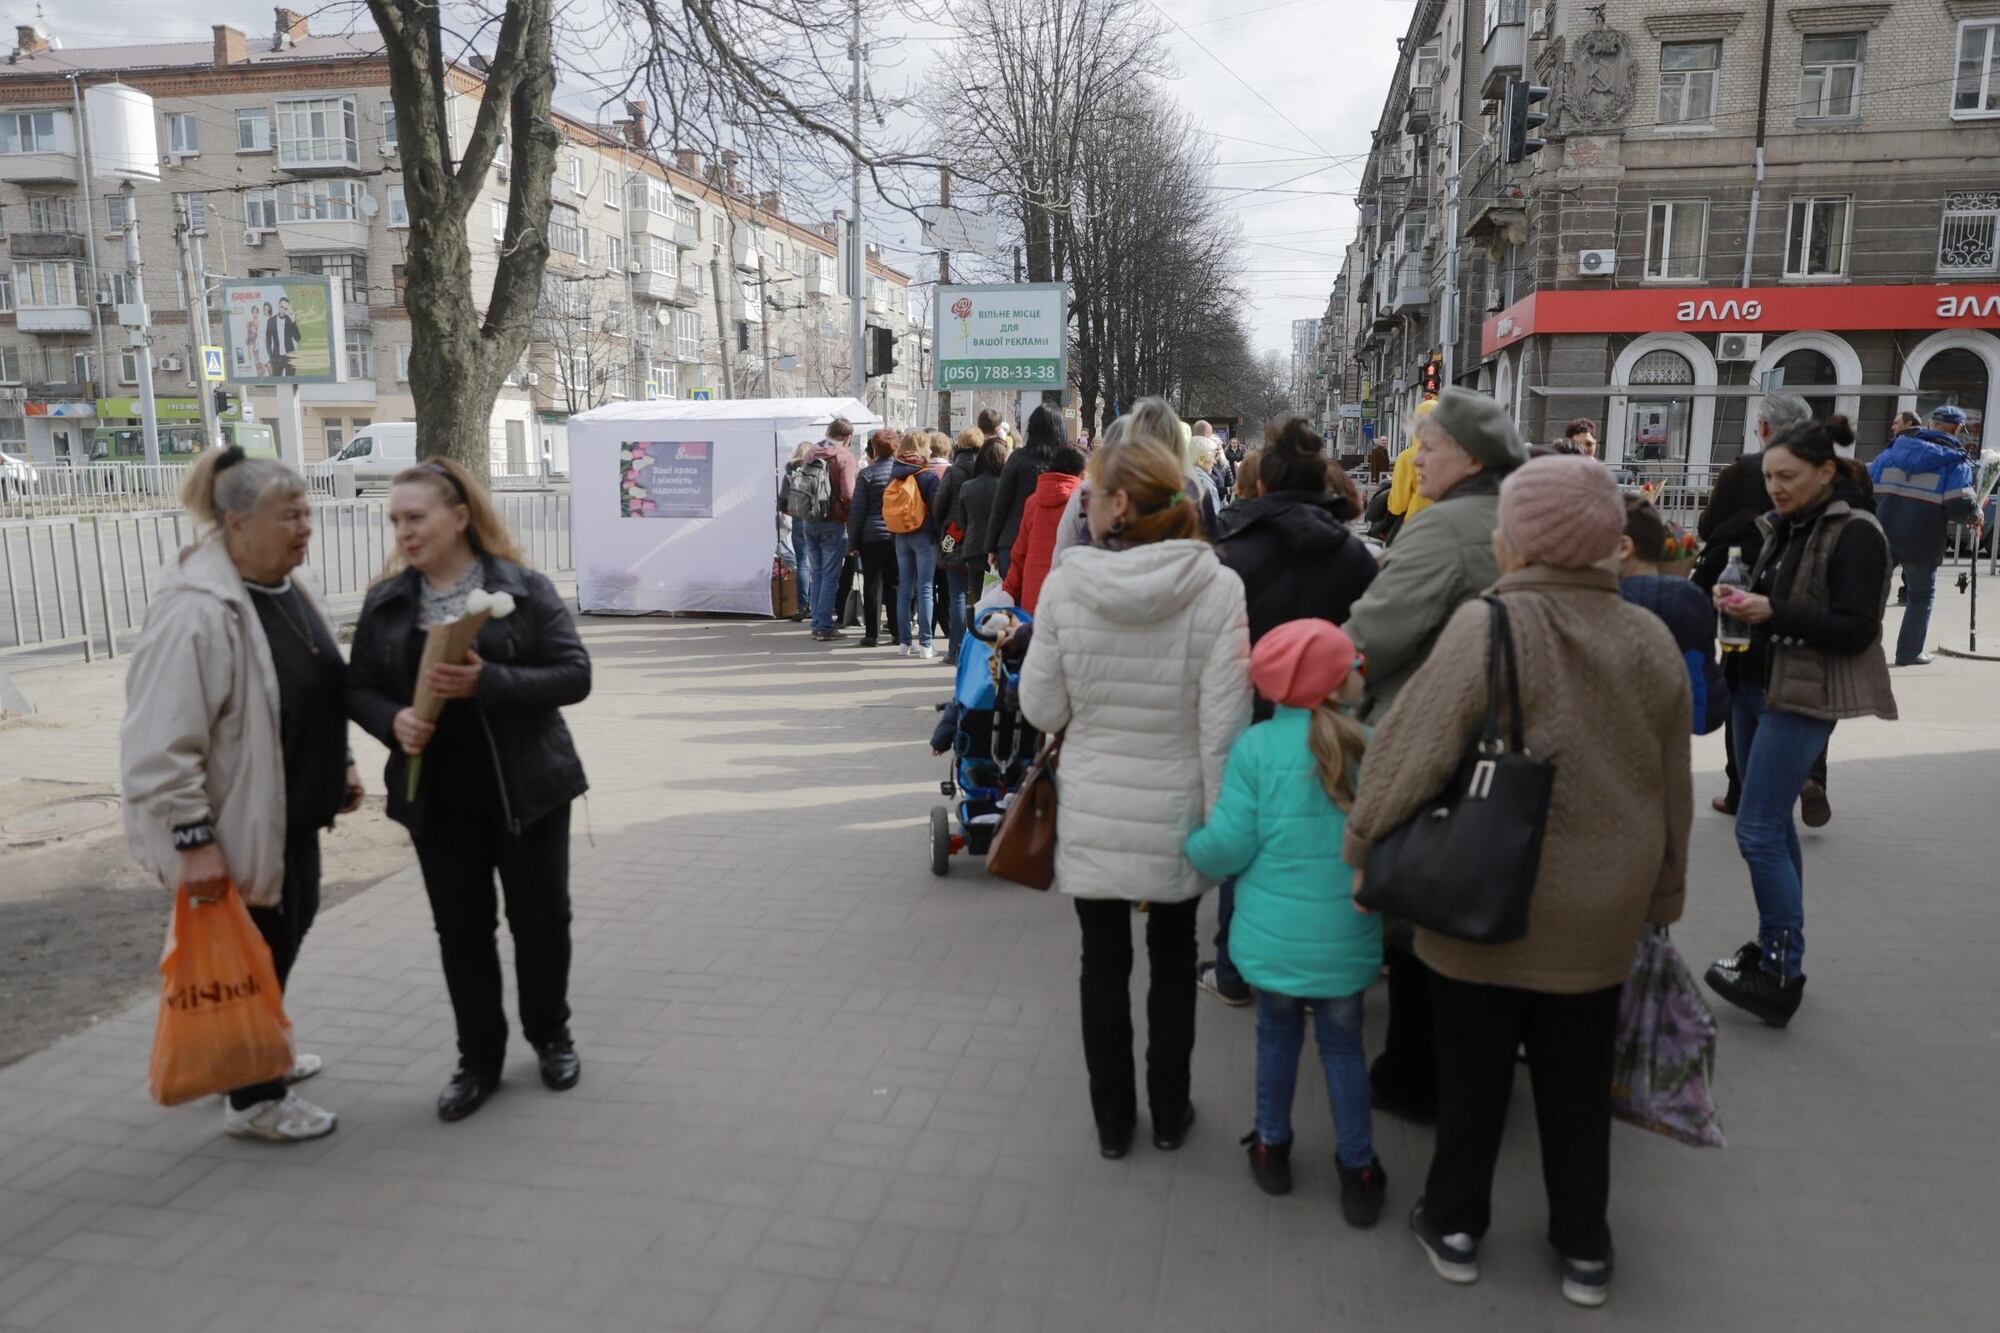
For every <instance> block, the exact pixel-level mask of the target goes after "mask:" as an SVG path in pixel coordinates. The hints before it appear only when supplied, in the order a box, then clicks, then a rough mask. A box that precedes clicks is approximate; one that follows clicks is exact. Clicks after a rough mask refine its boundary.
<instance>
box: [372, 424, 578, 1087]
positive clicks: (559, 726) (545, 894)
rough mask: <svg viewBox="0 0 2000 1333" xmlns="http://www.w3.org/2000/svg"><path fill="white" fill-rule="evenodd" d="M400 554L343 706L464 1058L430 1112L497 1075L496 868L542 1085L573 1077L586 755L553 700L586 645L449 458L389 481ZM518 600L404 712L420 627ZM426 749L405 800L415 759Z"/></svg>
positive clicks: (560, 695) (436, 672) (381, 588)
mask: <svg viewBox="0 0 2000 1333" xmlns="http://www.w3.org/2000/svg"><path fill="white" fill-rule="evenodd" d="M389 520H390V522H391V523H392V524H394V525H395V530H396V552H395V555H394V556H392V557H391V560H390V564H389V568H388V569H387V570H386V571H385V572H384V574H383V576H382V578H381V580H380V581H379V582H377V583H376V585H375V586H374V588H373V589H371V590H370V592H369V594H368V601H367V604H366V605H365V606H364V607H363V608H362V611H361V621H360V624H359V625H358V626H357V627H356V629H355V634H354V654H353V665H352V666H351V667H350V668H349V670H348V682H347V705H348V710H349V712H350V713H351V714H352V715H353V717H354V720H355V721H356V722H358V723H360V724H361V726H362V727H364V728H366V729H367V731H368V732H369V733H370V734H371V735H373V736H375V737H376V738H377V739H378V740H380V741H381V742H382V743H383V744H385V745H387V746H389V747H390V758H389V769H388V773H387V781H388V787H389V816H390V818H392V819H394V820H396V821H397V822H398V823H400V824H402V825H404V826H405V827H406V828H408V829H409V830H410V837H411V839H412V841H414V842H415V843H416V847H417V860H418V862H419V863H420V864H421V865H422V867H423V872H424V889H425V891H426V892H427V893H428V894H429V896H430V900H431V915H432V918H433V920H434V921H435V922H436V925H437V933H438V943H439V945H440V947H441V948H442V950H443V954H444V978H445V988H446V990H448V991H449V992H450V993H451V1007H452V1013H453V1015H454V1016H455V1017H456V1019H457V1023H458V1053H459V1068H458V1071H457V1072H456V1073H454V1074H453V1075H452V1077H451V1079H450V1081H449V1082H447V1083H446V1084H445V1088H444V1091H443V1092H442V1093H440V1094H439V1095H438V1115H439V1117H440V1118H442V1119H444V1120H448V1121H450V1120H463V1119H464V1118H465V1117H466V1116H469V1115H471V1114H472V1113H473V1112H474V1111H476V1110H478V1109H479V1107H480V1106H481V1105H482V1104H483V1103H484V1102H485V1101H486V1099H487V1097H488V1096H490V1095H491V1094H492V1092H493V1090H494V1089H495V1088H496V1087H498V1086H499V1083H500V1071H501V1065H502V1061H503V1059H504V1057H505V1055H506V1050H507V1016H506V1013H505V1011H504V1010H503V1009H502V1007H501V982H500V953H499V948H498V946H497V944H496V942H495V939H494V935H495V932H496V930H497V928H498V922H497V920H496V916H495V908H494V894H493V880H494V876H495V875H496V874H497V875H498V876H499V879H500V889H501V893H502V895H503V896H504V897H505V899H506V905H507V924H508V926H509V928H510V929H511V930H512V931H513V935H514V958H515V973H516V976H517V978H518V980H519V989H520V1001H521V1027H522V1030H523V1033H524V1035H526V1037H527V1039H528V1043H529V1044H530V1045H531V1046H533V1047H534V1049H535V1052H536V1055H537V1056H538V1057H539V1061H540V1065H541V1077H542V1082H543V1083H544V1084H545V1085H546V1086H547V1087H548V1088H549V1089H551V1090H552V1091H558V1092H560V1091H562V1090H564V1089H566V1088H571V1087H574V1086H576V1082H577V1078H578V1076H579V1074H580V1072H581V1066H580V1064H579V1062H578V1059H577V1054H576V1047H575V1046H574V1044H572V1042H571V1040H570V1032H569V1003H568V993H569V965H570V933H569V926H570V907H569V812H570V803H571V802H572V801H574V800H575V799H576V798H577V797H579V796H581V795H583V793H584V790H585V787H586V784H585V782H584V777H583V765H582V763H581V762H580V761H579V760H578V759H577V754H576V746H575V745H574V744H573V743H572V742H571V740H570V734H569V728H568V727H566V726H565V725H564V724H563V720H562V714H561V713H560V712H559V711H558V710H559V709H560V708H562V707H563V706H564V705H566V704H574V703H580V702H582V700H583V699H584V697H585V696H586V695H588V694H589V693H590V655H589V653H587V652H586V651H585V650H584V647H583V641H582V640H581V639H580V638H578V636H577V632H576V625H575V623H574V622H573V621H572V620H571V619H570V615H569V608H568V607H567V606H565V605H564V604H563V600H562V598H561V597H560V596H558V595H557V593H556V590H555V586H554V585H553V584H551V583H550V582H549V581H548V579H547V578H545V577H543V576H542V575H541V574H538V573H536V572H534V571H533V570H531V569H528V568H527V567H526V566H525V564H524V563H523V561H522V559H521V556H520V553H519V552H518V551H517V550H516V549H515V546H514V540H513V538H512V537H511V536H510V535H509V534H508V532H507V529H506V526H505V525H504V524H503V523H502V522H501V521H500V516H499V515H498V514H497V513H495V512H494V509H493V502H492V500H491V499H490V498H489V497H488V495H487V494H486V488H485V487H484V486H482V485H480V483H479V482H478V480H477V479H475V478H474V477H473V475H472V474H471V473H470V472H467V471H466V470H465V469H464V468H462V467H460V466H459V465H458V464H457V463H455V462H452V461H451V460H450V459H431V460H429V461H427V462H423V463H419V464H417V465H416V466H415V467H413V468H408V469H405V470H404V471H403V472H401V473H399V474H398V475H397V477H396V481H395V486H394V489H393V490H391V492H390V498H389ZM482 589H483V590H485V591H486V592H488V593H503V592H504V593H506V594H508V595H509V596H510V597H512V598H513V601H514V605H515V610H514V611H513V613H512V614H510V615H508V616H506V617H505V618H504V619H502V618H498V617H496V618H494V619H491V620H489V621H487V622H486V625H485V627H484V628H483V629H481V630H480V632H479V637H478V639H477V641H476V644H475V647H474V649H473V651H472V652H471V653H470V655H469V656H468V657H467V660H466V662H465V663H464V665H462V666H448V665H442V664H440V665H436V666H433V667H431V668H430V671H429V675H428V677H427V683H428V684H429V686H430V688H431V689H432V691H433V692H434V693H435V694H437V695H438V696H439V697H441V698H443V699H445V700H447V701H448V702H447V703H446V704H445V707H444V712H443V713H442V714H441V715H440V716H439V717H438V719H437V721H436V722H427V721H425V720H424V719H423V718H421V717H419V716H418V715H417V713H416V710H415V709H414V708H412V707H411V700H412V699H413V698H414V697H415V693H416V688H417V668H418V666H419V664H420V662H421V659H422V657H423V650H424V640H425V637H426V635H427V633H428V631H429V629H430V627H431V626H433V625H440V624H445V623H448V622H450V621H453V620H457V619H458V618H459V617H460V616H461V615H462V614H464V611H465V607H466V603H467V600H468V599H469V598H470V597H471V596H472V594H473V593H474V592H475V591H479V590H482ZM418 754H423V755H426V756H427V758H426V759H425V762H424V765H423V768H422V772H421V774H420V775H419V777H420V780H419V782H418V783H417V785H416V790H415V796H414V799H412V798H411V795H410V790H409V782H408V767H407V765H408V763H409V757H410V756H413V755H418Z"/></svg>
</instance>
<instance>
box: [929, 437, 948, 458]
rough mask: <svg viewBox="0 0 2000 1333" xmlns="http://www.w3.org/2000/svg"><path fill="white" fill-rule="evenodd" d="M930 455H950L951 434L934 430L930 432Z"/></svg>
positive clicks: (936, 456)
mask: <svg viewBox="0 0 2000 1333" xmlns="http://www.w3.org/2000/svg"><path fill="white" fill-rule="evenodd" d="M931 457H932V458H950V457H951V436H949V435H946V434H945V433H944V432H943V431H936V430H934V431H932V432H931Z"/></svg>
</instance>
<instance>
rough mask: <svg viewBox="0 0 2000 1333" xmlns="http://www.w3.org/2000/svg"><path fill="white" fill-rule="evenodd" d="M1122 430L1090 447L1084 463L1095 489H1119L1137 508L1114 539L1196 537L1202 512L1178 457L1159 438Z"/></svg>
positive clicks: (1142, 542) (1138, 542) (1104, 492)
mask: <svg viewBox="0 0 2000 1333" xmlns="http://www.w3.org/2000/svg"><path fill="white" fill-rule="evenodd" d="M1153 401H1158V400H1153ZM1134 415H1135V416H1136V415H1137V414H1136V413H1135V414H1134ZM1125 419H1126V418H1124V417H1120V418H1119V419H1118V420H1119V421H1124V420H1125ZM1112 424H1113V425H1114V426H1115V425H1117V424H1118V423H1117V422H1113V423H1112ZM1121 434H1122V436H1123V438H1120V439H1117V440H1112V441H1110V442H1108V443H1106V444H1104V445H1101V446H1099V447H1098V448H1097V449H1096V450H1094V451H1093V452H1092V453H1091V455H1090V465H1089V468H1088V471H1089V473H1090V486H1091V491H1092V492H1093V493H1094V494H1095V495H1100V496H1110V495H1115V494H1117V493H1118V492H1119V491H1123V492H1125V494H1126V495H1127V496H1129V497H1130V498H1131V501H1132V508H1133V510H1134V511H1135V512H1134V514H1133V516H1132V518H1131V519H1130V520H1128V521H1127V522H1126V524H1125V526H1124V527H1123V528H1122V529H1120V530H1119V531H1118V532H1117V533H1116V536H1117V538H1118V540H1119V541H1120V542H1121V543H1122V544H1124V545H1126V546H1146V545H1150V544H1151V543H1153V542H1164V541H1179V540H1184V539H1186V538H1190V537H1200V536H1201V518H1200V516H1199V515H1198V514H1197V513H1196V512H1195V507H1194V503H1193V502H1192V501H1191V500H1189V499H1188V495H1187V491H1186V489H1185V485H1186V480H1185V478H1184V477H1183V476H1182V475H1181V466H1180V460H1179V457H1178V456H1177V455H1176V454H1175V453H1174V451H1173V450H1172V449H1169V448H1168V447H1167V446H1166V445H1165V444H1164V443H1162V442H1161V441H1159V440H1156V439H1152V438H1149V437H1145V436H1138V437H1136V438H1135V432H1133V431H1131V430H1127V431H1124V432H1122V433H1121Z"/></svg>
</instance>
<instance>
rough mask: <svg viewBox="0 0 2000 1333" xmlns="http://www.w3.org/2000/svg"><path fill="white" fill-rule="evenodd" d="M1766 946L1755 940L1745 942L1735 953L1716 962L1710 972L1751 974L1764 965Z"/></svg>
mask: <svg viewBox="0 0 2000 1333" xmlns="http://www.w3.org/2000/svg"><path fill="white" fill-rule="evenodd" d="M1763 961H1764V946H1763V945H1761V944H1759V943H1757V941H1755V940H1745V941H1743V945H1742V947H1741V948H1739V949H1738V950H1737V951H1736V952H1735V953H1733V954H1730V955H1728V956H1727V957H1725V958H1718V959H1716V960H1715V963H1714V965H1713V966H1711V967H1710V968H1709V969H1708V970H1709V971H1711V972H1717V971H1721V972H1750V971H1754V970H1755V969H1756V968H1757V967H1759V966H1760V965H1762V963H1763Z"/></svg>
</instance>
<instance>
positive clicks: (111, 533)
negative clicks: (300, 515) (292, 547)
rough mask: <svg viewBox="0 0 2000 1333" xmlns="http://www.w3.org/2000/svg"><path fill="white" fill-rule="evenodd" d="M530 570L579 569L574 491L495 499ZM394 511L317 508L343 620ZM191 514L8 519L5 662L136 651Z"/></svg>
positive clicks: (1, 564)
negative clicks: (55, 653)
mask: <svg viewBox="0 0 2000 1333" xmlns="http://www.w3.org/2000/svg"><path fill="white" fill-rule="evenodd" d="M494 506H495V508H497V509H498V510H499V511H500V516H501V518H502V520H503V521H504V522H505V523H506V524H507V526H508V529H509V530H510V531H511V532H512V533H513V534H514V539H515V541H516V542H517V543H518V544H519V546H520V547H521V551H522V554H523V555H524V556H525V557H526V559H527V561H528V563H529V564H531V565H532V566H534V567H535V568H536V569H539V570H542V571H543V572H544V573H564V572H568V571H571V570H574V569H575V567H576V553H575V545H574V534H573V530H572V527H571V523H570V497H569V495H568V494H567V493H564V492H557V491H541V492H536V493H533V494H503V495H496V496H494ZM388 510H389V502H388V500H387V498H386V497H382V496H375V497H371V498H367V499H355V500H324V499H322V500H318V501H316V502H315V503H314V506H313V536H312V543H311V545H310V547H309V548H308V549H307V554H306V564H307V565H308V566H309V567H310V568H311V569H312V570H313V572H314V574H315V575H317V576H318V578H319V581H320V585H321V587H322V588H323V589H324V590H325V593H326V596H327V600H328V601H329V602H330V603H331V604H332V605H333V607H334V610H335V612H336V613H337V614H339V613H343V612H352V611H354V610H358V609H359V606H360V601H361V598H362V597H363V596H364V595H365V594H366V593H367V590H368V587H369V585H370V584H372V583H373V582H374V581H375V579H376V578H377V576H378V575H380V573H381V572H382V568H383V566H384V564H385V563H386V562H387V560H388V557H389V553H390V551H391V549H392V547H393V544H394V542H393V538H392V536H391V534H390V530H389V523H388ZM194 535H195V533H194V524H193V521H192V519H191V518H190V517H189V516H188V514H187V513H186V512H185V511H183V510H178V509H171V510H169V509H154V510H152V511H149V512H142V513H96V514H85V515H74V516H68V517H37V518H26V519H8V520H4V521H0V658H6V657H9V656H14V655H18V654H21V653H26V652H38V651H42V650H45V649H58V648H64V647H77V646H81V647H82V649H83V655H84V660H85V661H90V660H92V659H93V658H94V657H95V656H96V655H97V654H98V653H99V652H103V653H105V654H107V655H109V656H112V657H116V656H117V655H118V653H119V652H120V651H121V649H129V647H130V646H131V640H132V639H133V638H135V637H136V636H137V634H138V632H139V630H140V629H141V627H143V626H144V625H145V623H146V611H147V608H148V607H150V606H151V605H152V599H153V591H154V589H155V588H157V587H158V586H159V582H160V575H161V571H162V570H163V569H164V568H165V567H166V565H167V564H168V562H169V561H171V560H172V559H173V558H174V556H175V554H176V553H177V552H178V551H179V550H180V549H181V548H182V547H183V546H185V545H187V544H188V543H189V542H190V541H192V540H193V539H194Z"/></svg>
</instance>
